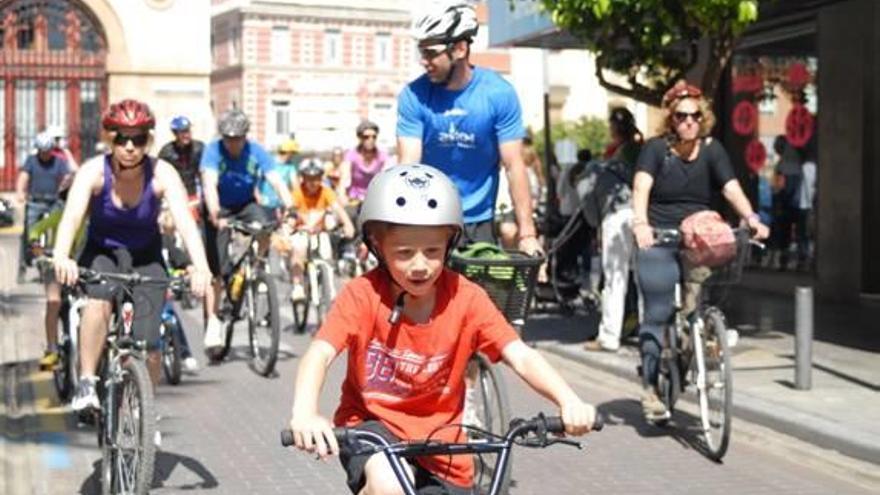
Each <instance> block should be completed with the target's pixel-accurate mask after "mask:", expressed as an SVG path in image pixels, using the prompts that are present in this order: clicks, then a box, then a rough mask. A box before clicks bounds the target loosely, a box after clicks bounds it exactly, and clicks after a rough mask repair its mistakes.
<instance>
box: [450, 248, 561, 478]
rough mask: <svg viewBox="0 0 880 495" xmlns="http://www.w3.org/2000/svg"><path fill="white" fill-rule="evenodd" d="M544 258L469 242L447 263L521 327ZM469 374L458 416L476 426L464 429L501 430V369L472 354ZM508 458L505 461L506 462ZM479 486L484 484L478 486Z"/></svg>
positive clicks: (481, 463)
mask: <svg viewBox="0 0 880 495" xmlns="http://www.w3.org/2000/svg"><path fill="white" fill-rule="evenodd" d="M543 262H544V258H543V257H533V256H528V255H526V254H525V253H522V252H519V251H504V250H501V249H500V248H497V247H496V246H492V245H486V246H483V247H480V246H476V247H474V246H471V248H470V250H466V251H464V252H453V254H452V256H451V257H450V261H449V266H450V268H452V269H453V270H455V271H457V272H459V273H461V274H463V275H464V276H466V277H467V278H469V279H470V280H472V281H474V282H475V283H477V284H479V285H480V286H481V287H483V289H485V290H486V292H487V293H488V294H489V297H490V298H491V299H492V302H494V303H495V305H496V306H497V307H498V309H499V310H500V311H501V312H502V314H504V317H505V318H506V319H507V321H508V322H510V324H511V325H513V327H514V328H515V329H516V330H517V331H521V330H522V327H523V325H525V322H526V319H527V318H528V315H529V310H530V308H531V304H532V298H533V297H534V290H535V282H536V280H537V277H538V270H539V268H540V266H541V264H542V263H543ZM468 375H469V377H471V378H473V380H469V381H472V382H473V384H474V385H473V386H470V387H468V390H467V391H466V394H467V395H466V405H465V415H464V418H463V421H464V422H465V423H468V424H472V425H473V426H476V427H478V429H477V430H469V434H470V435H471V439H472V440H475V441H476V440H481V439H482V437H480V435H481V433H480V430H484V431H488V432H491V433H493V434H495V435H500V434H501V433H502V432H503V431H504V430H505V428H507V422H508V419H509V411H510V402H509V400H508V398H507V387H506V386H505V384H504V380H503V377H502V375H501V372H500V370H499V369H498V368H497V367H495V366H492V364H491V363H490V362H489V360H488V359H486V358H485V357H484V356H482V355H480V354H477V355H475V356H474V357H473V358H471V363H470V364H469V366H468ZM492 457H493V456H492V455H491V454H489V455H485V456H477V457H476V458H475V469H476V472H477V474H478V476H477V479H478V480H482V482H483V483H488V480H489V479H491V477H492V476H493V473H494V471H493V470H494V469H495V467H494V466H495V465H496V464H497V460H496V462H492ZM510 462H511V461H510V460H509V459H508V460H507V463H508V464H510ZM501 480H502V483H501V488H500V490H499V491H498V493H506V491H507V488H508V487H509V485H510V470H507V471H506V473H505V474H504V476H502V478H501ZM479 487H480V488H481V489H482V490H485V489H487V486H485V485H479Z"/></svg>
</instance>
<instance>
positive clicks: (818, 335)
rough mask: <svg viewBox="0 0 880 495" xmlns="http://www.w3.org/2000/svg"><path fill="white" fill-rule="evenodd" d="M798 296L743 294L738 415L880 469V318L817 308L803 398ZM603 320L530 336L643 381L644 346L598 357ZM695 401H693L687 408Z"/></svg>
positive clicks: (732, 303)
mask: <svg viewBox="0 0 880 495" xmlns="http://www.w3.org/2000/svg"><path fill="white" fill-rule="evenodd" d="M792 300H793V297H792V298H786V297H784V296H780V295H774V294H770V293H764V292H758V291H754V290H736V291H734V292H733V293H732V294H731V296H730V297H729V300H728V303H727V305H726V308H725V309H726V312H727V320H728V324H729V325H731V326H732V327H733V328H737V329H738V330H739V333H740V339H739V343H738V344H737V346H736V347H735V348H734V352H733V356H732V357H733V371H734V374H733V384H734V385H733V390H734V398H733V405H734V415H735V416H736V417H740V418H743V419H746V420H749V421H753V422H756V423H759V424H762V425H765V426H767V427H770V428H773V429H775V430H778V431H780V432H783V433H786V434H789V435H792V436H795V437H797V438H800V439H803V440H805V441H808V442H811V443H814V444H816V445H819V446H822V447H825V448H829V449H833V450H837V451H839V452H841V453H842V454H845V455H847V456H851V457H854V458H858V459H863V460H866V461H869V462H874V463H877V462H878V460H880V423H878V422H877V418H880V393H878V391H880V359H878V358H880V354H878V352H880V332H878V329H880V323H878V322H880V311H878V310H877V309H876V308H872V307H861V306H837V305H834V304H831V303H823V302H820V301H816V303H815V312H816V317H815V341H814V344H813V373H812V380H813V388H812V390H809V391H799V390H795V389H794V386H793V382H794V338H793V327H794V307H793V302H792ZM596 325H597V322H596V316H595V315H586V316H573V317H560V316H554V315H550V314H544V315H541V314H538V315H534V316H533V318H532V321H530V324H529V325H528V326H527V328H526V330H525V333H524V337H525V338H526V339H527V340H530V341H532V342H534V343H535V345H537V346H538V347H539V348H541V349H545V350H547V351H550V352H554V353H557V354H559V355H561V356H565V357H566V358H570V359H573V360H576V361H577V362H580V363H583V364H586V365H588V366H592V367H597V368H600V369H602V370H605V371H607V372H610V373H613V374H615V375H617V376H620V377H626V378H628V379H631V380H633V381H638V377H637V376H636V371H635V370H636V366H637V365H638V361H639V358H638V348H637V343H636V342H635V339H630V340H628V341H627V342H625V343H624V346H623V347H622V348H621V351H620V352H619V353H617V354H613V353H607V352H590V351H586V350H584V349H583V342H584V341H585V340H586V339H587V338H588V337H592V336H593V335H595V332H596ZM689 397H690V398H692V397H693V394H686V395H685V399H688V398H689Z"/></svg>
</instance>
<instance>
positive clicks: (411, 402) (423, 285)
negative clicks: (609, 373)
mask: <svg viewBox="0 0 880 495" xmlns="http://www.w3.org/2000/svg"><path fill="white" fill-rule="evenodd" d="M359 223H360V227H361V231H362V233H363V236H364V240H365V242H366V243H367V245H368V246H369V247H370V249H371V250H372V251H373V253H374V254H375V255H376V257H377V258H378V259H379V263H380V264H379V268H377V269H375V270H372V271H370V272H369V273H367V274H366V275H364V276H362V277H358V278H356V279H354V280H352V281H351V282H349V283H348V284H347V285H346V286H345V287H344V288H343V290H342V292H341V293H340V294H339V296H338V297H337V298H336V301H335V302H334V304H333V307H332V308H331V310H330V312H329V314H328V315H327V319H326V320H325V322H324V324H323V326H322V327H321V328H320V330H319V331H318V333H317V334H316V336H315V338H314V340H313V341H312V344H311V345H310V347H309V349H308V351H307V352H306V354H305V355H304V356H303V358H302V362H301V363H300V366H299V370H298V374H297V378H296V392H295V397H294V402H293V411H292V416H293V417H292V419H291V420H290V428H291V430H292V431H293V434H294V439H295V444H296V446H297V447H298V448H300V449H303V450H306V451H309V452H317V453H318V454H319V455H320V457H322V458H325V457H327V456H328V455H332V454H337V453H338V454H339V455H340V460H341V461H342V464H343V466H344V467H345V469H346V472H347V474H348V486H349V488H350V489H351V490H352V493H362V494H383V493H399V492H400V488H399V485H398V482H397V479H396V478H395V476H394V474H393V472H392V471H391V466H390V465H389V464H388V461H387V460H386V459H385V457H384V455H383V454H374V455H372V456H370V457H369V458H366V457H365V456H363V455H352V452H351V450H350V448H349V447H344V448H343V449H342V450H341V451H340V448H339V446H338V445H337V442H336V438H335V437H334V436H333V431H332V428H333V425H336V426H353V427H358V428H362V429H370V430H372V431H374V432H376V433H379V434H380V435H382V436H384V437H386V438H387V439H388V440H389V441H391V442H397V441H400V440H419V439H425V438H427V437H428V436H429V435H431V434H432V433H433V435H432V438H434V439H436V440H439V441H445V442H461V441H466V438H465V435H464V433H463V432H462V430H461V429H460V428H441V427H443V426H445V425H449V424H456V423H461V422H462V411H463V409H464V403H465V380H464V378H465V374H466V369H467V364H468V360H469V359H470V358H471V356H472V355H473V354H474V353H476V352H481V353H483V354H484V355H485V356H486V357H487V358H488V359H489V360H491V361H492V362H497V361H499V360H502V359H503V360H504V362H505V363H506V364H508V365H509V366H510V367H511V368H513V370H514V371H516V373H517V374H519V375H520V376H521V377H522V378H523V379H524V380H525V381H526V382H527V383H528V384H529V385H531V386H532V388H534V389H535V390H536V391H537V392H539V393H540V394H542V395H544V396H545V397H547V398H548V399H550V400H552V401H553V402H554V403H556V405H557V406H559V408H560V411H561V416H562V418H563V421H564V423H565V425H566V433H568V434H571V435H582V434H584V433H586V432H587V431H589V429H590V427H591V426H592V424H593V421H594V419H595V409H594V408H593V406H591V405H589V404H586V403H584V402H583V401H581V399H580V398H579V397H578V396H577V395H576V394H575V393H574V391H573V390H572V389H571V388H570V387H569V386H568V385H567V384H566V383H565V381H564V380H563V379H562V377H560V376H559V374H558V373H557V372H556V371H555V370H554V369H553V368H552V367H551V366H550V365H549V364H548V363H547V361H546V360H544V358H543V357H542V356H541V355H540V354H539V353H538V352H537V351H535V350H534V349H532V348H530V347H529V346H527V345H525V344H524V343H523V342H522V340H520V339H519V337H518V336H517V334H516V332H515V331H514V330H513V328H511V326H510V325H509V324H508V323H507V322H506V321H505V319H504V317H503V316H502V315H501V313H500V312H499V311H498V309H497V308H496V307H495V306H494V304H493V303H492V301H491V300H490V299H489V296H488V295H487V294H486V292H485V291H483V289H482V288H480V287H479V286H477V285H476V284H474V283H472V282H470V281H468V280H467V279H466V278H464V277H463V276H461V275H459V274H458V273H455V272H453V271H451V270H448V269H446V268H444V265H445V262H446V258H447V256H448V254H449V251H450V249H451V248H452V246H454V245H455V243H456V240H457V239H458V237H459V236H460V235H461V228H462V227H461V224H462V215H461V202H460V199H459V196H458V191H457V190H456V188H455V186H454V185H453V184H452V182H451V181H450V180H449V179H448V178H447V177H446V176H445V175H444V174H443V173H442V172H440V171H439V170H437V169H434V168H432V167H429V166H426V165H398V166H395V167H392V168H389V169H386V170H385V171H383V172H380V173H379V174H378V175H377V176H376V177H374V178H373V181H372V182H371V183H370V185H369V188H368V189H367V195H366V199H365V200H364V203H363V206H362V209H361V213H360V217H359ZM344 350H347V351H348V368H347V374H346V378H345V381H344V383H343V384H342V397H341V400H340V404H339V407H338V409H337V410H336V414H335V415H334V418H333V423H332V424H331V422H330V421H328V420H327V419H325V418H324V417H323V416H321V415H320V413H319V412H318V395H319V393H320V390H321V387H322V386H323V383H324V379H325V376H326V370H327V368H328V367H329V366H330V364H331V363H332V362H333V360H334V359H335V358H336V356H337V355H339V354H340V353H341V352H342V351H344ZM412 464H413V465H412V466H411V467H412V469H413V470H414V474H415V479H416V483H417V488H422V487H425V486H436V487H438V488H440V489H441V490H445V492H444V493H450V494H453V495H456V494H464V493H471V491H470V490H471V488H472V486H473V461H472V457H471V456H469V455H468V456H460V455H459V456H433V457H422V458H418V459H414V462H413V463H412Z"/></svg>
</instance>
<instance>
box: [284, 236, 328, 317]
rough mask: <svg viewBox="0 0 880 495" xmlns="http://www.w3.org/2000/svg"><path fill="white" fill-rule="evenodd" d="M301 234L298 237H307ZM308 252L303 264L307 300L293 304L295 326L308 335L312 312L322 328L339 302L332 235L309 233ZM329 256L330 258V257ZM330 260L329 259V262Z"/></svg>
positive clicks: (293, 302)
mask: <svg viewBox="0 0 880 495" xmlns="http://www.w3.org/2000/svg"><path fill="white" fill-rule="evenodd" d="M303 232H304V231H297V232H296V233H295V234H294V235H297V234H299V233H303ZM307 235H308V248H307V249H306V259H305V260H304V261H303V292H304V294H305V299H302V300H294V301H291V305H292V309H293V324H294V325H295V327H296V330H297V331H298V332H304V331H305V329H306V321H307V320H308V317H309V312H310V311H314V314H315V319H316V327H320V326H321V323H322V322H323V321H324V317H325V316H326V315H327V311H329V310H330V304H331V303H332V302H333V300H334V299H335V298H336V274H335V272H334V266H333V265H334V262H333V259H332V258H333V256H332V252H333V250H332V246H331V242H330V233H328V232H319V233H317V234H314V233H308V234H307ZM328 253H330V255H329V256H328ZM328 258H329V259H328Z"/></svg>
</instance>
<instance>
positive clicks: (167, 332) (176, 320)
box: [159, 278, 189, 385]
mask: <svg viewBox="0 0 880 495" xmlns="http://www.w3.org/2000/svg"><path fill="white" fill-rule="evenodd" d="M188 285H189V284H188V283H187V282H186V279H183V278H176V279H174V281H173V282H172V283H171V284H170V285H169V288H168V289H169V290H168V293H167V294H166V296H165V305H164V306H163V307H162V320H161V323H160V324H159V349H160V350H161V351H162V372H163V373H164V375H165V380H166V381H167V382H168V384H169V385H178V384H180V378H181V376H182V375H183V369H182V368H183V349H184V347H185V345H186V344H185V342H184V340H185V339H186V337H185V336H184V334H183V324H182V323H181V321H180V316H178V314H177V311H175V309H174V304H172V301H173V300H174V299H176V298H177V294H184V293H185V291H186V290H187V286H188Z"/></svg>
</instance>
